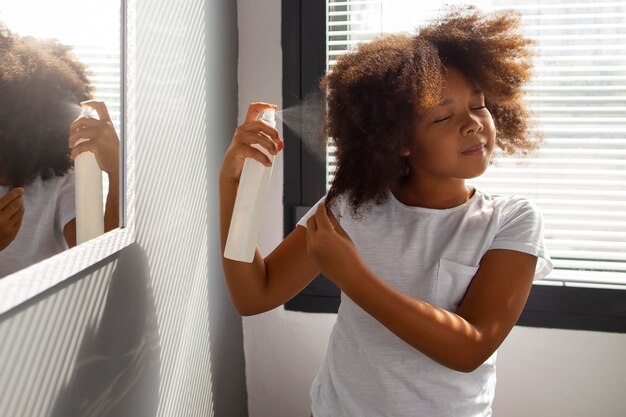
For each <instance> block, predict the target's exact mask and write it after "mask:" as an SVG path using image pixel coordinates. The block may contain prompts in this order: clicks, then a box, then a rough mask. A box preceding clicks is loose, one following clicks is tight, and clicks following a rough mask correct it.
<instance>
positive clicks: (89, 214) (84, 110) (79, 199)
mask: <svg viewBox="0 0 626 417" xmlns="http://www.w3.org/2000/svg"><path fill="white" fill-rule="evenodd" d="M80 115H81V116H86V117H91V118H92V119H98V113H97V112H96V110H95V109H94V108H93V107H90V106H86V105H83V106H81V113H80ZM87 140H89V139H88V138H84V139H80V140H79V141H78V142H77V144H78V143H82V142H85V141H87ZM74 172H75V177H76V243H77V244H81V243H83V242H86V241H88V240H90V239H93V238H95V237H97V236H100V235H101V234H103V233H104V211H103V207H102V171H101V170H100V167H99V166H98V161H96V156H95V155H94V154H93V152H89V151H86V152H82V153H81V154H80V155H78V156H77V157H76V159H74Z"/></svg>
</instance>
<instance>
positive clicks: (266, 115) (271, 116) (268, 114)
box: [259, 109, 276, 127]
mask: <svg viewBox="0 0 626 417" xmlns="http://www.w3.org/2000/svg"><path fill="white" fill-rule="evenodd" d="M259 119H260V120H263V121H264V122H267V123H269V124H270V125H272V126H274V127H276V110H275V109H265V110H263V111H262V112H261V114H260V115H259Z"/></svg>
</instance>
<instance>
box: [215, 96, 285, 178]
mask: <svg viewBox="0 0 626 417" xmlns="http://www.w3.org/2000/svg"><path fill="white" fill-rule="evenodd" d="M272 108H274V109H275V108H276V106H275V105H273V104H269V103H251V104H250V106H249V107H248V114H247V115H246V120H245V122H244V123H243V124H242V125H241V126H239V127H237V129H236V130H235V134H234V136H233V140H232V142H231V143H230V146H229V147H228V150H227V151H226V154H225V155H224V160H223V161H222V168H221V171H220V172H221V174H220V175H221V176H222V178H224V179H226V180H231V181H239V178H240V177H241V171H242V170H243V162H244V160H245V159H246V158H253V159H256V160H257V161H259V162H260V163H262V164H263V165H265V166H271V163H270V160H269V158H268V157H267V156H265V155H264V154H263V152H261V151H259V150H258V149H255V148H254V147H252V145H255V144H258V145H261V146H262V147H263V148H265V149H267V150H268V151H269V153H270V154H272V155H276V154H278V152H280V151H281V150H282V149H283V148H284V147H285V145H284V142H283V141H282V139H281V138H280V136H279V135H278V131H277V130H276V129H275V128H274V127H272V126H270V125H269V124H267V123H265V122H263V121H261V120H256V118H257V116H258V115H259V114H260V113H261V112H262V111H263V110H265V109H272Z"/></svg>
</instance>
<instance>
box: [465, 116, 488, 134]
mask: <svg viewBox="0 0 626 417" xmlns="http://www.w3.org/2000/svg"><path fill="white" fill-rule="evenodd" d="M462 131H463V135H475V134H477V133H480V132H482V131H483V125H482V123H480V120H479V119H478V117H476V116H475V115H473V114H467V117H466V120H465V123H464V124H463V127H462Z"/></svg>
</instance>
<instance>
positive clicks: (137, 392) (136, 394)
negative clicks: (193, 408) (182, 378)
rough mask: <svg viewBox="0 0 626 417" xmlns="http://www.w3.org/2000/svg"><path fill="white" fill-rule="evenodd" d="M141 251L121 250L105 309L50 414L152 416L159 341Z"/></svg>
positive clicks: (56, 416)
mask: <svg viewBox="0 0 626 417" xmlns="http://www.w3.org/2000/svg"><path fill="white" fill-rule="evenodd" d="M148 278H149V275H148V268H147V259H146V255H145V253H144V251H143V249H141V248H140V247H139V246H137V245H136V244H133V245H131V246H129V247H128V248H126V249H125V250H123V251H122V252H121V253H120V257H119V259H118V263H117V267H116V269H115V271H114V273H113V276H112V278H111V281H110V284H109V289H108V293H107V298H106V302H105V306H104V312H103V314H102V318H101V319H100V322H99V323H98V324H97V325H96V327H94V328H92V329H88V330H87V332H86V336H85V339H84V340H83V342H82V344H81V347H80V350H79V352H78V355H77V359H76V363H75V364H74V367H73V369H74V372H73V375H72V377H71V379H70V381H69V382H68V384H67V385H66V386H65V387H64V388H63V389H62V390H61V392H60V394H59V397H58V399H57V401H56V403H55V404H54V407H53V408H52V412H51V414H50V417H69V416H72V417H105V416H106V417H125V416H128V417H130V416H132V417H152V416H155V415H156V412H157V406H158V395H159V379H160V378H159V377H160V375H159V369H160V358H159V355H160V345H159V334H158V326H157V321H156V311H155V303H154V294H153V293H152V288H151V287H150V285H149V280H148Z"/></svg>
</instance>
